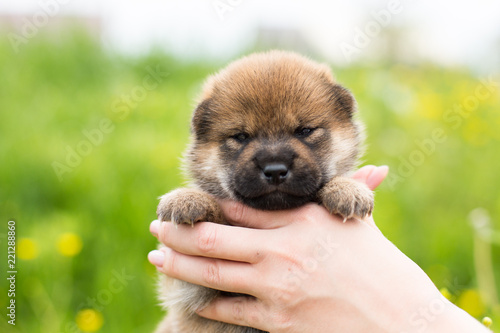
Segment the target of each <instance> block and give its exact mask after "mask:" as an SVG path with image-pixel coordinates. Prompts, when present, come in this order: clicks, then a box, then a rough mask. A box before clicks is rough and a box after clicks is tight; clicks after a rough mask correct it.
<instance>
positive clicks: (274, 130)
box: [156, 51, 373, 333]
mask: <svg viewBox="0 0 500 333" xmlns="http://www.w3.org/2000/svg"><path fill="white" fill-rule="evenodd" d="M355 111H356V103H355V100H354V98H353V97H352V95H351V94H350V92H349V91H348V90H346V89H344V88H343V87H341V86H340V85H338V84H337V83H336V82H335V80H334V78H333V77H332V75H331V73H330V70H329V68H328V67H327V66H325V65H321V64H317V63H315V62H313V61H311V60H308V59H306V58H304V57H301V56H299V55H296V54H293V53H289V52H280V51H272V52H268V53H258V54H253V55H250V56H248V57H245V58H242V59H240V60H237V61H235V62H233V63H232V64H230V65H229V66H227V67H226V68H225V69H223V70H222V71H220V72H219V73H217V74H215V75H214V76H212V77H210V78H209V79H208V80H207V82H206V84H205V87H204V89H203V93H202V96H201V101H200V103H199V104H198V106H197V108H196V110H195V112H194V114H193V119H192V140H191V144H190V146H189V148H188V151H187V153H186V157H185V167H186V169H187V171H188V173H189V175H190V177H191V179H192V186H191V187H190V188H183V189H177V190H175V191H172V192H170V193H167V194H166V195H164V196H163V197H162V198H161V201H160V204H159V206H158V211H157V213H158V217H159V219H160V220H161V221H172V222H174V223H188V224H193V223H196V222H199V221H210V222H216V223H226V222H225V221H224V217H223V216H222V213H221V210H220V208H219V206H218V204H217V201H216V198H230V199H234V200H239V201H241V202H243V203H245V204H247V205H249V206H252V207H255V208H257V209H269V210H274V209H288V208H293V207H297V206H300V205H303V204H305V203H307V202H318V203H320V204H322V205H324V206H325V207H326V208H327V209H328V210H329V211H330V212H331V213H333V214H338V215H340V216H342V217H343V218H345V219H347V218H351V217H364V216H366V215H368V214H370V213H371V211H372V209H373V195H372V192H371V191H370V190H369V189H368V188H367V187H366V186H365V185H363V184H360V183H358V182H355V181H353V180H351V179H349V178H347V177H346V176H347V175H348V174H349V173H350V172H351V171H352V170H353V168H354V166H355V164H356V162H357V158H358V155H359V150H360V144H361V140H362V138H361V134H362V133H361V129H360V126H359V124H358V123H357V122H356V121H355V120H354V113H355ZM160 284H161V291H160V293H161V297H162V300H163V302H164V305H165V307H168V309H169V310H168V311H169V314H168V316H167V317H166V318H165V320H164V321H163V322H162V323H161V324H160V326H159V327H158V329H157V331H156V332H157V333H201V332H203V333H221V332H222V333H250V332H260V331H258V330H255V329H250V328H247V327H238V326H234V325H228V324H223V323H218V322H215V321H210V320H206V319H203V318H200V317H199V316H197V315H196V314H195V313H194V312H195V310H196V309H199V308H201V307H203V306H206V305H207V304H208V303H209V302H210V301H211V300H213V299H214V298H215V297H217V296H218V295H219V293H220V292H218V291H216V290H212V289H208V288H204V287H199V286H194V285H191V284H189V283H186V282H182V281H178V280H173V279H169V278H162V280H161V282H160Z"/></svg>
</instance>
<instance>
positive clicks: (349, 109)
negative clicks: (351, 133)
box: [331, 84, 356, 118]
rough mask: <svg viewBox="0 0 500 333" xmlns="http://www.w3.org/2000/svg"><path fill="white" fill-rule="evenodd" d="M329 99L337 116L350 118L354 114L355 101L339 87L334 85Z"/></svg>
mask: <svg viewBox="0 0 500 333" xmlns="http://www.w3.org/2000/svg"><path fill="white" fill-rule="evenodd" d="M331 98H332V101H333V103H334V105H335V112H336V113H337V114H338V115H339V116H344V117H345V116H347V117H349V118H351V117H352V116H353V115H354V113H355V112H356V100H355V99H354V96H352V94H351V92H350V91H349V90H347V89H346V88H344V87H342V86H341V85H338V84H334V85H332V87H331Z"/></svg>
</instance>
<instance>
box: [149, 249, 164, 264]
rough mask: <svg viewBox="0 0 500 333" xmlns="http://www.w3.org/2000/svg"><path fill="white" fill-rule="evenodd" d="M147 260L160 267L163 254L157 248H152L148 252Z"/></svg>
mask: <svg viewBox="0 0 500 333" xmlns="http://www.w3.org/2000/svg"><path fill="white" fill-rule="evenodd" d="M148 260H149V262H150V263H152V264H153V265H155V266H157V267H162V266H163V263H164V262H165V254H164V253H163V252H162V251H159V250H153V251H151V252H149V253H148Z"/></svg>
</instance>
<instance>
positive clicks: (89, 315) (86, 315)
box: [75, 309, 104, 332]
mask: <svg viewBox="0 0 500 333" xmlns="http://www.w3.org/2000/svg"><path fill="white" fill-rule="evenodd" d="M75 320H76V324H77V325H78V328H79V329H80V330H81V331H83V332H96V331H98V330H99V329H100V328H101V327H102V324H103V323H104V318H103V317H102V314H101V313H100V312H99V311H97V310H94V309H84V310H80V311H79V312H78V313H77V314H76V319H75Z"/></svg>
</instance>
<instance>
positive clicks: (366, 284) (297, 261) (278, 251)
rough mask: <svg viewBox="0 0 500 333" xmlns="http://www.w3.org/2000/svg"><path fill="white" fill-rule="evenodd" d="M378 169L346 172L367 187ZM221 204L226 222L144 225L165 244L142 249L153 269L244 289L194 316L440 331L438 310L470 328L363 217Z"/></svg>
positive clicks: (294, 327)
mask: <svg viewBox="0 0 500 333" xmlns="http://www.w3.org/2000/svg"><path fill="white" fill-rule="evenodd" d="M386 174H387V169H386V168H375V167H373V166H370V167H365V168H362V169H360V170H359V171H358V172H357V173H356V174H355V175H354V177H353V178H356V179H358V180H360V181H363V182H365V183H366V184H367V185H368V186H369V187H370V188H372V189H373V188H375V187H376V186H378V185H379V184H380V182H381V181H382V180H383V178H384V177H385V175H386ZM221 208H222V210H223V212H224V215H225V217H226V219H228V220H229V221H230V222H231V224H233V226H226V225H218V224H214V223H198V224H196V225H195V226H194V227H187V226H183V225H181V226H178V228H176V227H175V226H174V225H173V224H172V223H161V225H160V224H159V223H158V222H153V223H152V224H151V230H152V232H153V233H154V234H155V235H157V237H158V239H159V240H160V241H161V242H162V243H164V244H165V245H166V246H168V248H163V249H161V251H153V252H152V253H151V254H150V260H151V261H152V262H154V263H155V264H156V265H157V267H158V270H159V271H160V272H162V273H164V274H166V275H169V276H171V277H173V278H177V279H182V280H185V281H188V282H191V283H195V284H199V285H203V286H206V287H210V288H213V289H219V290H224V291H229V292H235V293H242V294H246V295H250V296H241V297H221V298H218V299H216V300H215V301H214V302H212V303H211V304H210V305H209V306H208V307H206V308H205V309H203V310H202V311H200V312H199V315H200V316H203V317H206V318H209V319H214V320H218V321H223V322H228V323H232V324H237V325H241V326H250V327H254V328H258V329H261V330H264V331H268V332H272V333H274V332H277V333H278V332H291V333H293V332H332V331H334V332H337V331H338V332H346V331H349V332H392V331H394V332H412V331H416V332H419V331H423V329H428V331H430V332H432V331H436V332H438V331H441V332H443V331H450V330H448V329H445V330H443V327H442V324H443V321H442V320H440V318H441V319H442V318H447V319H450V318H452V317H453V318H454V320H453V321H451V320H449V321H450V322H452V323H455V324H452V326H446V327H447V328H449V327H453V329H452V330H454V331H457V332H460V331H461V329H464V327H469V330H467V331H468V332H469V331H470V328H471V327H472V328H475V329H476V330H477V329H479V328H478V327H475V326H474V325H475V322H474V320H473V321H472V322H470V321H466V323H467V324H469V326H467V325H464V324H461V325H457V324H456V323H461V322H463V321H464V320H463V319H462V320H457V319H455V317H456V314H457V310H458V309H456V308H455V307H454V306H453V305H451V303H449V302H448V301H447V300H446V299H444V298H443V297H442V296H441V295H440V293H439V291H438V290H437V289H436V288H435V287H434V285H433V284H432V282H431V281H430V280H429V279H428V277H427V276H426V275H425V273H424V272H423V271H422V270H421V269H420V268H419V267H418V266H417V265H415V264H414V263H413V262H412V261H411V260H410V259H408V258H407V257H406V256H405V255H404V254H402V253H401V252H400V251H399V250H398V249H397V248H396V247H395V246H394V245H393V244H391V243H390V242H389V241H388V240H387V239H386V238H385V237H384V236H383V235H382V234H381V233H380V232H379V231H378V229H377V227H376V226H375V223H374V222H373V219H371V218H370V219H368V220H366V221H358V220H352V221H349V222H347V223H345V224H344V223H342V220H341V219H340V218H338V217H336V216H332V215H330V214H328V212H327V211H326V210H325V209H324V208H322V207H321V206H319V205H316V204H308V205H306V206H304V207H301V208H298V209H294V210H289V211H275V212H265V211H257V210H254V209H251V208H249V207H246V206H243V205H241V204H238V203H235V202H227V201H226V202H221ZM241 226H244V228H243V227H241ZM459 317H460V316H459ZM460 318H463V316H462V317H460ZM470 325H472V326H470ZM478 325H479V324H478ZM479 327H482V326H481V325H479ZM433 329H434V330H433ZM464 332H465V331H464Z"/></svg>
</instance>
